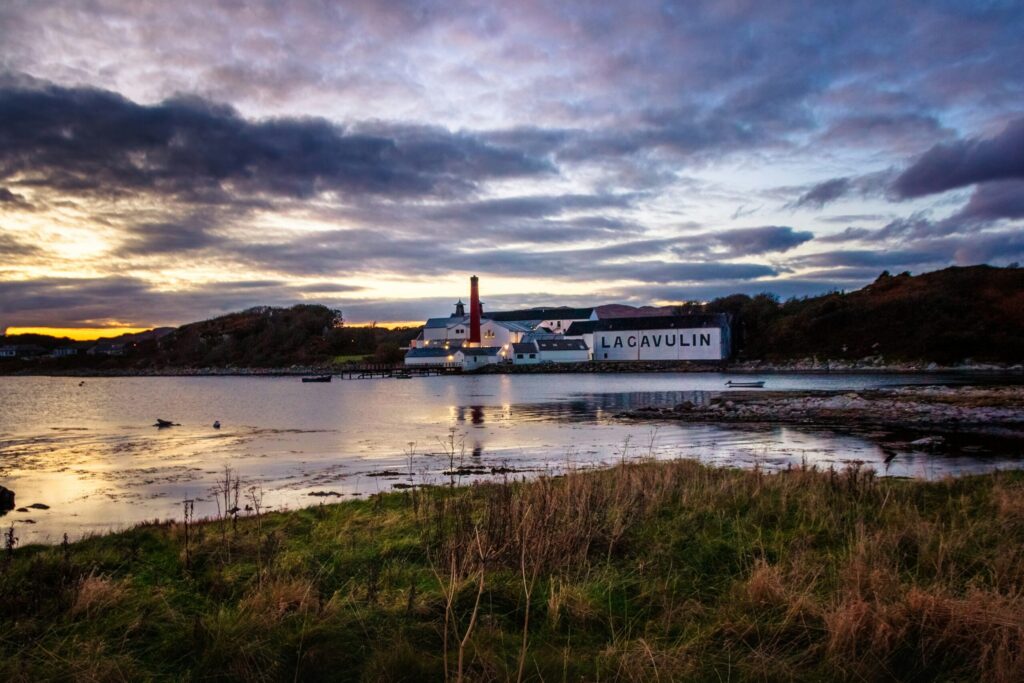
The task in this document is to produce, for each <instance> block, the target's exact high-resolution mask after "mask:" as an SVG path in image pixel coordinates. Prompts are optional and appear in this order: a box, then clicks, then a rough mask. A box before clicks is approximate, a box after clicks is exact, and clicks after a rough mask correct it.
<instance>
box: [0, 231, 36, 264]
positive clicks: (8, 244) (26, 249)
mask: <svg viewBox="0 0 1024 683" xmlns="http://www.w3.org/2000/svg"><path fill="white" fill-rule="evenodd" d="M40 253H42V250H41V249H39V248H38V247H36V246H34V245H31V244H26V243H25V242H23V241H21V240H19V239H17V238H15V237H14V236H12V235H5V234H3V233H0V256H3V257H4V258H5V259H13V258H14V257H24V256H35V255H37V254H40Z"/></svg>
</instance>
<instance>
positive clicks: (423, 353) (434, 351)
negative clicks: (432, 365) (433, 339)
mask: <svg viewBox="0 0 1024 683" xmlns="http://www.w3.org/2000/svg"><path fill="white" fill-rule="evenodd" d="M453 353H455V351H454V350H451V349H445V348H442V347H440V346H426V347H423V348H415V349H409V351H408V352H407V353H406V354H405V357H406V358H444V357H445V356H448V355H449V354H453Z"/></svg>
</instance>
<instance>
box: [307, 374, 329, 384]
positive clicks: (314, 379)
mask: <svg viewBox="0 0 1024 683" xmlns="http://www.w3.org/2000/svg"><path fill="white" fill-rule="evenodd" d="M302 381H303V382H330V381H331V376H330V375H316V376H314V377H303V378H302Z"/></svg>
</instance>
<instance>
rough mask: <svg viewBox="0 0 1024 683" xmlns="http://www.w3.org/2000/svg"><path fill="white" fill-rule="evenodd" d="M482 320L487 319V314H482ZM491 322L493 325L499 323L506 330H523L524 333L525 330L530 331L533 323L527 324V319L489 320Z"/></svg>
mask: <svg viewBox="0 0 1024 683" xmlns="http://www.w3.org/2000/svg"><path fill="white" fill-rule="evenodd" d="M484 320H489V318H487V316H484ZM491 322H493V323H494V324H495V325H501V326H502V327H504V328H505V329H506V330H511V331H512V332H524V333H525V332H532V331H533V325H531V324H529V322H527V321H520V320H491Z"/></svg>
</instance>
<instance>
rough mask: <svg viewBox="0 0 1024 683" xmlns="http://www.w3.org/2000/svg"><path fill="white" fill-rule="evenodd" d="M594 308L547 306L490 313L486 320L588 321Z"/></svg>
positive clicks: (486, 314) (485, 315) (486, 315)
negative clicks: (571, 319) (572, 319)
mask: <svg viewBox="0 0 1024 683" xmlns="http://www.w3.org/2000/svg"><path fill="white" fill-rule="evenodd" d="M593 313H594V309H593V308H570V307H568V306H547V307H541V308H526V309H523V310H521V311H490V312H488V313H484V317H485V318H490V319H491V320H533V321H537V322H540V321H541V320H553V319H554V320H568V319H570V318H575V319H578V320H587V319H588V318H590V316H591V315H593Z"/></svg>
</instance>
